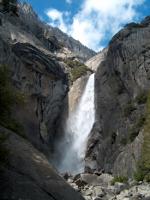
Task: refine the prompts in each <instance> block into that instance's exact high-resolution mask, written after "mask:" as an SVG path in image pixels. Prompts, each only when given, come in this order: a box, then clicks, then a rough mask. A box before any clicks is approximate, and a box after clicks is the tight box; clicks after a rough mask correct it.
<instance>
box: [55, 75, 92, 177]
mask: <svg viewBox="0 0 150 200" xmlns="http://www.w3.org/2000/svg"><path fill="white" fill-rule="evenodd" d="M94 119H95V111H94V74H92V75H90V77H89V79H88V81H87V84H86V87H85V90H84V92H83V94H82V97H81V98H80V101H79V103H78V105H77V108H76V111H75V112H72V113H70V114H69V116H68V119H67V122H66V131H65V137H64V139H63V141H62V142H61V145H60V146H59V148H61V151H63V152H62V155H63V157H62V160H61V162H60V164H59V167H58V170H59V171H60V172H70V173H71V174H76V173H80V172H83V171H84V157H85V151H86V145H87V140H88V135H89V133H90V131H91V129H92V126H93V123H94Z"/></svg>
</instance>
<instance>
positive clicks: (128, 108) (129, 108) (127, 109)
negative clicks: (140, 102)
mask: <svg viewBox="0 0 150 200" xmlns="http://www.w3.org/2000/svg"><path fill="white" fill-rule="evenodd" d="M135 109H136V108H135V107H134V105H133V103H131V102H129V103H128V104H127V105H126V107H125V108H124V115H125V117H128V116H129V115H130V114H131V113H132V112H133V111H134V110H135Z"/></svg>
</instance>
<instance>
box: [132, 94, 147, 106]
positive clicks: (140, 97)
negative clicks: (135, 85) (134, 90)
mask: <svg viewBox="0 0 150 200" xmlns="http://www.w3.org/2000/svg"><path fill="white" fill-rule="evenodd" d="M135 100H136V102H137V103H138V104H145V103H146V101H147V94H146V93H145V92H141V93H140V94H139V95H138V96H137V97H136V99H135Z"/></svg>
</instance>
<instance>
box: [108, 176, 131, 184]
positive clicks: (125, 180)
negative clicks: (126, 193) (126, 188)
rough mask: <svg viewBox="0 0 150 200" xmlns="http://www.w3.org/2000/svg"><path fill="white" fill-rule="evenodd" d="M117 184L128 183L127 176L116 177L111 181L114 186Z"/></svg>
mask: <svg viewBox="0 0 150 200" xmlns="http://www.w3.org/2000/svg"><path fill="white" fill-rule="evenodd" d="M116 182H119V183H127V182H128V178H127V177H126V176H115V177H114V178H113V179H112V181H111V185H114V184H115V183H116Z"/></svg>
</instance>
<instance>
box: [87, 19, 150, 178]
mask: <svg viewBox="0 0 150 200" xmlns="http://www.w3.org/2000/svg"><path fill="white" fill-rule="evenodd" d="M149 33H150V18H149V17H147V18H146V19H145V20H144V21H142V22H141V24H135V23H131V24H128V25H127V26H126V27H125V28H124V29H123V30H121V31H120V32H119V33H117V34H116V35H115V36H114V37H113V38H112V40H111V42H110V44H109V46H108V52H107V55H106V57H105V59H104V61H103V62H102V63H101V64H100V66H99V67H98V69H97V71H96V76H95V98H96V99H95V107H96V123H95V125H94V127H93V130H92V132H91V137H90V138H89V142H88V148H87V154H86V164H87V167H90V168H93V169H103V170H104V171H107V172H111V173H114V174H116V175H125V176H131V175H133V172H134V171H135V170H136V167H137V161H138V160H139V159H140V156H141V151H142V150H141V148H142V144H143V136H142V135H143V134H142V133H143V132H142V129H143V124H144V120H145V119H144V116H145V112H146V110H145V109H146V108H145V103H146V100H144V98H145V97H146V96H147V94H148V91H149V88H150V81H149V80H150V79H149V78H150V66H149V64H150V45H149V42H150V34H149ZM145 99H146V98H145Z"/></svg>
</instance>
